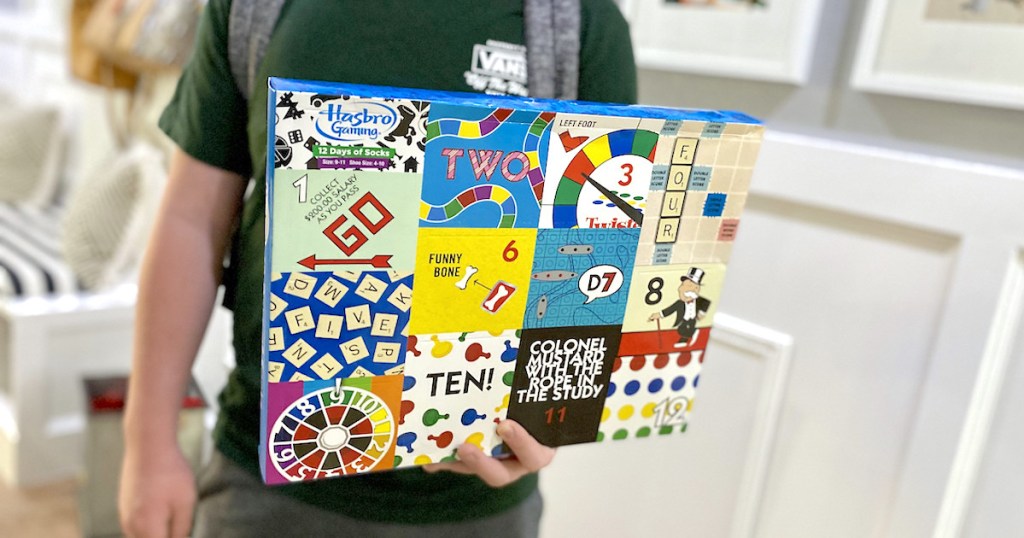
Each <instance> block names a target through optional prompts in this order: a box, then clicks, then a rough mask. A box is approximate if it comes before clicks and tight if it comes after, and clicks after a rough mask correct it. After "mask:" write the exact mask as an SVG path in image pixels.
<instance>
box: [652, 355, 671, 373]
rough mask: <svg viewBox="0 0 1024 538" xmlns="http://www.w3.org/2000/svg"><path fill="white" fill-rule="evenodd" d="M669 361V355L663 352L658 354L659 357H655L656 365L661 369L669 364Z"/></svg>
mask: <svg viewBox="0 0 1024 538" xmlns="http://www.w3.org/2000/svg"><path fill="white" fill-rule="evenodd" d="M668 361H669V359H668V355H667V354H665V353H662V354H660V355H658V358H656V359H654V367H655V368H657V369H659V370H661V369H662V368H664V367H666V366H668Z"/></svg>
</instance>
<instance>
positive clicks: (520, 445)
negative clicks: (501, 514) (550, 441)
mask: <svg viewBox="0 0 1024 538" xmlns="http://www.w3.org/2000/svg"><path fill="white" fill-rule="evenodd" d="M498 435H500V436H501V438H502V439H503V440H504V441H505V444H507V445H508V447H509V449H510V450H511V451H512V453H513V454H514V455H515V458H510V459H506V460H499V459H496V458H492V457H490V456H487V455H486V454H484V453H483V452H481V451H480V449H479V448H477V447H476V446H474V445H471V444H464V445H462V446H460V447H459V448H458V456H459V461H455V462H445V463H434V464H430V465H426V466H424V468H423V469H424V470H425V471H426V472H428V473H436V472H438V471H448V472H452V473H458V474H473V475H477V476H479V477H480V479H481V480H483V481H484V482H485V483H486V484H487V485H489V486H491V487H502V486H507V485H508V484H511V483H512V482H515V481H516V480H519V479H520V478H522V477H523V476H525V475H526V474H529V473H535V472H537V471H539V470H541V469H543V468H544V467H547V466H548V465H550V464H551V461H552V460H553V459H554V457H555V449H553V448H551V447H547V446H544V445H542V444H540V443H539V442H537V440H536V439H534V438H533V436H532V435H530V434H529V432H527V431H526V430H525V429H524V428H523V427H522V426H520V425H519V424H518V423H516V422H515V421H512V420H505V421H502V422H501V424H499V425H498Z"/></svg>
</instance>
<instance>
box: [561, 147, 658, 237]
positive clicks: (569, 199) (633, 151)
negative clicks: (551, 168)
mask: <svg viewBox="0 0 1024 538" xmlns="http://www.w3.org/2000/svg"><path fill="white" fill-rule="evenodd" d="M566 136H568V135H567V134H566ZM657 144H658V134H657V133H654V132H651V131H647V130H643V129H621V130H618V131H613V132H610V133H607V134H604V135H601V136H599V137H597V138H594V139H592V140H590V141H588V142H586V143H585V144H584V145H583V147H582V148H581V149H580V150H579V152H578V153H576V156H575V157H573V159H572V160H571V161H570V162H569V164H568V166H566V168H565V172H564V173H563V174H562V177H561V178H558V179H557V180H556V179H555V178H553V177H549V178H548V179H547V180H548V181H557V182H558V183H557V187H556V190H555V197H554V203H553V206H554V207H553V208H552V221H553V222H552V224H553V226H554V227H555V228H575V227H581V228H593V227H606V225H607V215H608V214H609V213H608V210H607V209H608V208H611V207H614V206H616V205H617V204H618V205H621V204H628V205H629V206H630V207H633V208H634V209H636V210H638V211H640V212H641V213H642V212H643V209H644V208H645V207H646V197H647V195H648V189H649V187H650V176H651V167H652V166H653V162H654V152H655V149H656V147H657ZM568 147H569V146H567V149H568ZM588 177H589V178H590V179H591V180H593V181H588V179H587V178H588ZM595 181H596V182H597V183H598V184H600V185H602V186H603V187H604V188H605V189H606V190H607V191H610V192H601V191H600V190H599V189H598V188H597V187H596V186H594V182H595ZM609 196H613V197H616V198H618V199H617V200H613V199H610V198H609ZM612 214H615V212H612ZM623 217H624V218H626V217H628V216H627V215H623ZM591 218H592V219H593V220H594V221H595V222H600V223H602V224H603V225H594V224H593V223H589V219H591Z"/></svg>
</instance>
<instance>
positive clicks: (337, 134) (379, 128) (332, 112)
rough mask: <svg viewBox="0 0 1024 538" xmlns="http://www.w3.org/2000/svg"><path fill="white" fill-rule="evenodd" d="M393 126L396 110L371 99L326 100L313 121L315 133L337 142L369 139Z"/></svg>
mask: <svg viewBox="0 0 1024 538" xmlns="http://www.w3.org/2000/svg"><path fill="white" fill-rule="evenodd" d="M396 125H398V113H397V112H395V110H394V109H393V108H391V107H389V106H386V105H384V104H381V103H376V102H373V101H346V102H343V103H329V104H328V105H327V110H322V111H321V112H320V115H319V117H318V118H317V120H316V130H317V132H319V133H320V134H321V135H323V136H325V137H327V138H329V139H331V140H337V141H339V142H365V141H370V142H372V141H375V140H377V139H378V138H380V137H381V135H384V134H387V133H389V132H391V130H392V129H393V128H394V127H395V126H396Z"/></svg>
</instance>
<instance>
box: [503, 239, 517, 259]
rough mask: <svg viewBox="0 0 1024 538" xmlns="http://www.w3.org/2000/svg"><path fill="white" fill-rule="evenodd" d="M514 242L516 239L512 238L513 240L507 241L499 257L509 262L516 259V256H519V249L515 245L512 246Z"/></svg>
mask: <svg viewBox="0 0 1024 538" xmlns="http://www.w3.org/2000/svg"><path fill="white" fill-rule="evenodd" d="M515 244H516V240H515V239H513V240H511V241H509V242H508V244H507V245H505V250H503V251H501V259H503V260H505V261H507V262H509V263H511V262H514V261H516V258H518V257H519V249H517V248H516V247H514V246H512V245H515Z"/></svg>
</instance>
